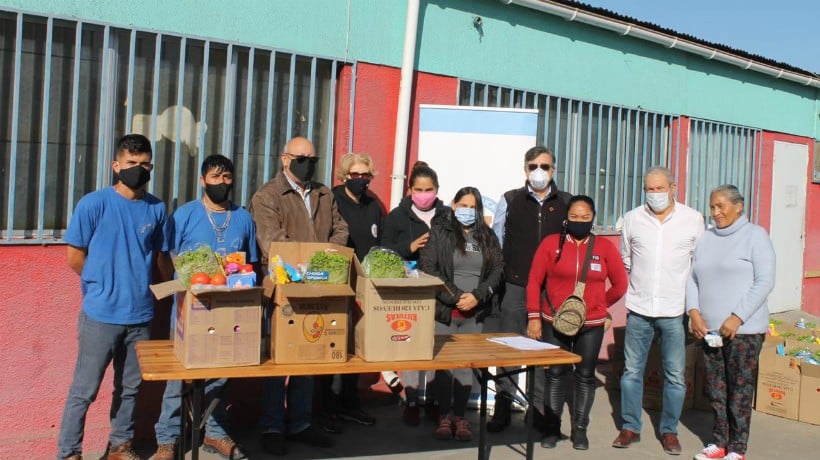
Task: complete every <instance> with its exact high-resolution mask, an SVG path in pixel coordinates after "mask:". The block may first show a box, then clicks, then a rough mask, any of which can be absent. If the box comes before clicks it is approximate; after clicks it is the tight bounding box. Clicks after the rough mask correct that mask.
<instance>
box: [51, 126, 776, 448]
mask: <svg viewBox="0 0 820 460" xmlns="http://www.w3.org/2000/svg"><path fill="white" fill-rule="evenodd" d="M280 159H281V165H282V168H281V170H279V171H278V172H277V174H276V175H275V177H274V178H273V179H272V180H270V181H269V182H268V183H266V184H264V185H263V186H262V187H261V188H260V189H259V190H258V191H257V192H256V193H255V194H254V195H253V197H252V199H251V201H250V203H249V206H248V210H247V211H246V210H244V209H243V208H241V207H240V206H237V205H236V204H234V203H233V202H231V200H230V192H231V188H232V184H233V164H232V163H231V161H230V160H229V159H228V158H226V157H224V156H221V155H211V156H209V157H207V158H206V159H205V161H204V162H203V164H202V166H201V170H200V174H201V175H200V185H201V187H202V188H203V192H204V193H203V195H202V199H201V200H196V201H192V202H190V203H188V204H186V205H184V206H181V207H180V208H179V209H177V210H176V211H175V212H174V213H173V214H172V215H171V216H170V217H167V216H166V208H165V205H164V204H163V202H162V201H161V200H159V199H157V198H155V197H153V196H152V195H150V194H149V193H147V192H146V191H145V184H146V183H147V182H148V181H149V179H150V172H151V170H152V167H153V164H152V153H151V146H150V143H149V141H148V140H147V139H146V138H144V137H143V136H141V135H134V134H132V135H127V136H125V137H123V138H122V139H121V140H120V141H119V143H118V145H117V151H116V155H115V160H114V161H113V162H112V169H113V172H114V174H115V184H114V185H113V186H112V187H108V188H105V189H102V190H99V191H96V192H92V193H90V194H88V195H86V196H85V197H83V198H82V199H81V200H80V202H79V203H78V205H77V208H76V210H75V213H74V214H73V216H72V220H71V223H70V224H69V228H68V231H67V233H66V236H65V241H66V243H67V244H68V263H69V266H70V267H71V268H72V269H73V270H74V271H75V272H77V273H78V274H79V275H80V276H81V282H82V292H83V304H82V310H81V312H80V317H79V321H78V336H79V350H78V357H77V365H76V368H75V372H74V377H73V381H72V384H71V388H70V390H69V396H68V399H67V401H66V405H65V411H64V414H63V421H62V424H61V429H60V436H59V444H58V458H59V459H72V460H79V459H81V452H82V437H83V428H84V421H85V414H86V412H87V410H88V407H89V405H90V404H91V402H93V400H94V399H95V397H96V395H97V392H98V390H99V386H100V382H101V381H102V377H103V374H104V373H105V370H106V368H107V367H108V365H109V364H110V363H111V362H112V361H113V363H114V370H115V391H114V401H113V403H112V412H111V413H112V417H111V425H112V429H111V434H110V437H109V449H108V458H109V459H112V460H119V459H138V458H140V457H139V456H138V455H137V454H136V453H135V452H134V451H133V449H132V446H131V441H132V438H133V430H134V406H135V405H134V400H135V396H136V393H137V390H138V388H139V385H140V382H141V376H140V372H139V367H138V363H137V362H136V357H135V351H134V344H135V342H136V341H138V340H145V339H148V338H149V336H150V324H151V320H152V318H153V300H152V298H151V295H150V291H149V290H148V286H149V284H150V283H151V282H152V279H151V269H152V266H153V264H154V263H156V265H157V267H158V268H159V273H160V276H161V277H163V278H166V279H169V278H171V277H172V276H173V265H172V264H171V262H170V257H169V254H171V253H178V252H183V251H185V250H187V249H192V248H195V247H197V246H198V245H201V244H208V245H210V246H211V247H212V248H214V249H215V250H216V251H224V252H234V251H245V252H246V254H247V256H248V261H249V262H250V263H254V264H256V266H257V267H265V266H266V265H267V258H268V256H269V254H268V253H267V251H268V245H269V244H270V242H272V241H303V242H329V243H336V244H339V245H347V246H349V247H352V248H353V249H354V250H355V253H356V256H357V257H359V258H360V259H362V258H364V256H365V255H366V254H367V252H368V251H369V250H370V249H371V248H373V247H377V246H378V247H383V248H387V249H390V250H393V251H395V252H396V253H398V254H399V255H400V256H401V257H402V258H403V259H406V260H415V261H417V263H418V267H419V268H420V269H421V270H422V271H424V272H426V273H429V274H431V275H434V276H438V277H439V278H441V279H442V281H444V283H445V285H446V286H447V288H448V289H447V290H444V291H440V292H439V293H438V294H437V297H436V308H435V318H436V326H435V327H436V333H437V334H459V333H477V332H481V331H482V330H483V322H484V319H485V318H486V317H487V316H489V315H490V314H491V313H493V312H494V310H495V309H499V310H500V311H499V313H500V328H501V330H502V331H504V332H517V333H519V334H522V335H526V336H528V337H530V338H533V339H536V340H542V341H546V342H550V343H552V344H555V345H558V346H560V347H561V348H564V349H566V350H569V351H572V352H574V353H576V354H578V355H580V356H581V358H582V360H581V362H580V363H578V364H576V365H574V366H569V365H565V366H552V367H550V368H548V369H547V370H546V372H544V373H540V375H538V378H537V379H536V381H535V386H536V392H537V394H538V395H539V396H538V398H537V399H536V401H532V402H531V410H530V415H531V416H532V417H536V418H537V420H538V424H537V426H538V427H539V429H540V430H541V431H542V435H543V438H542V441H541V445H542V446H543V447H545V448H553V447H555V446H556V444H557V443H558V442H559V441H561V439H563V436H562V433H561V420H562V413H563V406H564V404H565V402H566V400H567V399H568V398H567V397H566V396H565V394H564V388H565V384H566V381H567V379H568V378H569V376H570V372H569V371H570V370H572V374H573V377H574V385H573V392H572V398H571V401H572V403H571V408H572V413H571V417H570V419H571V427H570V438H571V442H572V445H573V447H574V448H576V449H580V450H583V449H588V448H589V440H588V438H587V428H588V426H589V422H590V420H589V413H590V410H591V407H592V404H593V401H594V397H595V383H596V381H595V376H594V371H595V366H596V364H597V357H598V354H599V351H600V347H601V344H602V341H603V336H604V329H605V328H604V324H605V319H606V317H607V309H608V308H609V307H611V306H612V305H613V304H615V303H616V302H618V301H619V300H620V299H621V298H622V297H623V296H624V294H626V307H627V309H628V310H629V315H628V320H627V327H626V341H625V359H626V370H625V373H624V376H623V378H622V388H623V390H622V403H621V412H622V414H621V415H622V418H623V426H622V430H621V432H620V433H619V435H618V437H617V439H616V440H615V441H614V443H613V446H614V447H620V448H626V447H629V446H630V445H631V444H632V443H634V442H638V441H639V440H640V431H641V399H642V391H643V371H644V367H645V364H646V359H647V355H648V350H649V347H650V345H651V343H652V340H653V338H654V337H655V336H658V337H659V338H660V340H661V351H662V356H663V364H664V374H665V384H664V385H665V387H664V410H663V413H662V417H661V427H660V428H661V433H662V434H663V435H662V446H663V449H664V451H665V452H667V453H669V454H679V453H680V451H681V448H680V444H679V442H678V440H677V422H678V418H679V416H680V412H681V407H682V404H683V398H684V394H685V384H684V380H683V377H684V376H683V372H684V362H685V356H684V340H685V335H686V331H685V326H684V318H685V317H686V315H685V311H686V312H688V317H689V318H690V321H689V324H690V327H691V331H692V334H693V335H694V336H695V338H698V339H702V338H703V337H704V336H705V335H707V334H712V333H717V334H720V335H721V336H722V337H723V341H724V345H723V347H722V348H715V349H707V350H706V356H707V361H706V369H707V374H708V375H707V379H708V381H709V383H710V385H709V386H710V397H711V399H712V406H713V409H714V410H715V412H716V420H715V429H714V433H713V437H714V441H713V443H711V444H710V445H708V446H707V447H706V448H704V450H703V451H702V452H701V453H699V454H698V455H697V456H696V458H697V459H711V458H727V459H730V460H736V459H743V458H745V457H744V454H745V449H746V440H747V438H748V426H749V418H750V407H751V394H752V388H751V386H750V385H751V383H750V382H753V381H754V379H753V378H752V379H749V376H750V375H753V374H754V372H755V370H756V362H757V355H758V353H759V350H760V346H761V343H762V333H763V332H764V331H765V319H766V318H767V317H768V314H767V311H766V296H767V295H768V292H769V291H771V288H772V285H773V282H774V279H773V272H774V268H773V267H774V253H773V250H772V248H771V243H770V241H769V239H768V236H767V235H766V233H765V231H763V230H762V229H761V228H760V227H757V226H756V225H753V224H751V223H749V222H748V219H746V217H745V216H744V215H743V197H742V196H740V194H739V193H738V191H737V189H736V188H734V187H733V186H728V185H727V186H721V187H718V188H717V189H715V190H714V191H712V195H711V202H710V209H711V214H712V217H713V220H714V222H715V227H714V228H711V229H709V230H707V231H706V232H705V234H704V222H703V218H702V216H701V215H700V213H698V212H697V211H695V210H693V209H691V208H689V207H687V206H685V205H683V204H681V203H678V202H675V200H674V196H675V182H674V179H673V177H672V175H671V173H670V172H669V170H668V169H666V168H663V167H654V168H652V169H650V170H648V171H647V172H646V174H645V176H644V191H645V192H646V204H645V205H641V206H639V207H637V208H635V209H633V210H631V211H630V212H628V213H627V214H626V215H625V216H624V219H623V230H622V237H621V247H620V251H619V248H618V247H617V246H616V245H615V244H614V243H612V242H611V241H610V240H609V239H607V238H605V237H597V238H596V237H595V235H593V233H592V229H593V221H594V219H595V203H594V201H593V200H592V199H591V198H590V197H588V196H585V195H577V196H570V195H569V194H568V193H566V192H562V191H560V190H559V189H558V186H557V184H556V183H555V181H554V180H553V177H554V174H555V171H556V164H555V155H554V154H553V152H551V151H550V150H549V149H547V148H544V147H539V146H537V147H533V148H532V149H529V150H528V151H527V152H526V153H525V155H524V168H523V170H524V174H525V178H526V180H525V183H524V185H523V187H521V188H518V189H514V190H510V191H509V192H507V193H505V194H504V196H503V197H502V198H501V200H500V201H499V203H498V206H497V209H496V212H495V215H494V216H493V220H492V227H490V226H488V225H487V224H486V221H485V216H484V208H483V203H482V195H481V193H480V191H479V190H478V189H477V188H475V187H472V186H467V187H463V188H461V189H459V190H458V191H457V192H456V194H455V196H454V197H452V199H451V200H450V201H449V203H447V204H445V202H444V201H442V199H440V198H439V197H438V190H439V183H438V176H437V174H436V172H435V171H434V170H433V169H432V168H430V166H429V165H427V164H425V163H423V162H417V163H416V164H415V165H414V166H413V168H412V170H411V172H410V177H409V180H408V184H407V185H408V193H407V196H406V197H405V198H404V199H402V201H401V202H400V204H399V205H398V206H397V207H396V208H395V209H393V210H392V211H390V212H389V213H388V214H387V215H386V216H385V215H384V214H383V211H382V209H383V207H382V204H381V203H380V202H379V200H378V199H377V198H376V197H375V196H374V195H373V194H372V193H371V192H369V191H368V186H369V184H370V182H371V180H372V179H373V178H374V177H375V176H376V169H375V165H374V163H373V160H372V158H371V157H370V156H369V155H366V154H356V153H350V154H347V155H344V156H343V157H342V158H341V161H340V162H339V164H338V165H336V177H337V179H338V181H339V182H340V185H338V186H336V187H334V188H333V189H332V190H331V189H329V188H327V187H326V186H324V185H323V184H321V183H318V182H316V181H314V180H313V177H314V173H315V170H316V164H317V162H318V160H319V158H318V156H317V155H316V152H315V149H314V147H313V144H312V143H311V142H310V141H309V140H308V139H305V138H303V137H296V138H294V139H291V140H290V141H289V142H288V143H287V144H286V145H285V147H284V149H283V152H282V154H281V157H280ZM448 205H449V206H448ZM261 272H262V270H261V269H260V273H261ZM579 281H582V282H583V283H585V288H584V290H583V299H584V301H585V303H586V319H585V321H584V323H583V325H582V327H581V328H580V330H579V331H578V332H577V333H576V334H574V335H566V334H562V333H560V332H558V331H557V330H556V329H555V328H554V327H553V321H554V319H555V317H556V308H559V306H560V305H561V304H562V302H563V301H564V300H565V299H566V298H567V297H568V296H570V295H572V294H573V293H574V292H575V290H576V285H577V284H578V282H579ZM729 286H730V287H731V292H726V291H727V287H729ZM171 318H172V326H171V329H172V331H173V318H174V314H173V313H172V315H171ZM420 377H421V375H420V373H418V372H405V373H404V374H403V375H402V380H403V383H404V388H405V398H406V407H405V410H404V415H403V419H404V422H405V423H407V424H408V425H418V424H419V423H420V407H419V394H418V386H419V381H420ZM334 379H338V380H339V382H340V385H334ZM316 381H317V382H318V383H319V385H318V386H319V389H318V390H319V391H318V392H317V393H318V394H320V395H321V404H320V406H321V407H322V412H323V414H322V417H321V420H320V423H319V424H318V427H317V426H314V424H313V423H312V420H313V413H312V412H313V405H314V404H313V396H314V378H313V377H290V378H284V377H276V378H268V379H265V380H264V382H263V394H262V412H263V413H262V416H261V419H260V426H261V433H262V434H261V446H262V448H263V449H264V450H265V451H266V452H267V453H269V454H272V455H277V456H281V455H285V454H286V453H287V445H288V443H289V442H301V443H305V444H309V445H313V446H317V447H325V448H326V447H331V446H332V445H333V440H332V438H330V437H328V436H327V435H326V434H324V433H323V432H322V431H324V432H329V433H339V432H341V431H342V430H343V428H342V422H343V421H349V422H355V423H359V424H362V425H372V424H374V423H375V419H374V418H373V417H372V416H370V415H369V414H368V413H366V412H365V411H364V410H362V407H361V403H360V401H359V398H358V376H357V375H342V376H327V377H321V378H318V379H316ZM225 383H226V382H225V380H218V381H214V382H211V383H210V384H209V385H208V387H207V389H206V392H207V394H208V395H209V396H211V397H212V396H214V395H215V394H216V393H217V392H219V391H220V390H221V389H222V387H224V385H225ZM471 386H472V374H471V373H470V371H469V370H440V371H437V372H436V373H435V376H434V378H433V380H432V382H430V383H429V384H428V393H427V399H428V401H435V404H430V405H429V406H428V411H429V414H428V415H432V416H433V418H434V419H435V425H436V428H435V431H434V436H435V437H436V438H438V439H457V440H461V441H468V440H470V439H471V438H472V428H471V426H470V423H469V422H468V421H467V419H466V418H465V411H466V407H467V402H468V399H469V395H470V388H471ZM180 391H181V384H180V383H179V382H168V384H167V386H166V390H165V394H164V395H163V403H162V413H161V415H160V417H159V420H158V422H157V424H156V427H155V428H156V436H157V444H158V449H157V452H156V455H155V457H154V458H156V459H159V460H173V459H174V458H175V450H176V449H175V446H176V444H177V442H178V439H177V437H178V436H179V418H180V412H181V397H180ZM516 392H517V391H516V387H515V384H514V383H513V382H512V380H510V379H502V380H501V381H500V382H498V393H497V394H496V398H495V410H494V413H493V416H492V418H491V420H490V421H489V422H488V426H487V429H488V431H493V432H498V431H502V430H504V429H506V428H507V427H508V426H509V425H510V423H511V408H512V404H513V401H514V400H515V399H516ZM541 402H543V403H541ZM227 422H228V417H227V413H226V410H225V407H224V402H222V403H221V404H219V405H217V408H216V410H214V411H213V413H212V414H211V416H210V417H209V418H208V420H207V422H206V426H205V438H204V442H203V448H204V449H206V450H208V451H211V452H215V453H218V454H220V455H221V456H223V457H225V458H233V459H239V458H246V457H247V455H246V453H245V452H243V451H242V449H241V448H240V446H238V445H237V444H236V443H235V442H234V441H233V439H232V438H231V437H230V435H229V434H228V423H227ZM733 455H734V456H733Z"/></svg>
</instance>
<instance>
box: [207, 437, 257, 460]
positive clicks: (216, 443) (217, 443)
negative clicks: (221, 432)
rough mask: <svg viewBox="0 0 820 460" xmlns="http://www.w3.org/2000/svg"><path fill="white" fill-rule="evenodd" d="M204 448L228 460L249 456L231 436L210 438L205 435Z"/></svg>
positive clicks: (237, 459)
mask: <svg viewBox="0 0 820 460" xmlns="http://www.w3.org/2000/svg"><path fill="white" fill-rule="evenodd" d="M202 450H204V451H205V452H209V453H212V454H217V455H219V456H220V457H222V458H227V459H228V460H239V459H240V458H248V457H247V455H245V452H242V449H240V448H239V445H238V444H236V443H235V442H234V440H233V439H231V437H230V436H225V437H223V438H209V437H208V436H205V438H204V439H203V440H202Z"/></svg>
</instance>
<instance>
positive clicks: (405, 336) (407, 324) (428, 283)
mask: <svg viewBox="0 0 820 460" xmlns="http://www.w3.org/2000/svg"><path fill="white" fill-rule="evenodd" d="M353 267H354V268H355V273H356V280H355V283H356V311H355V317H354V322H355V326H354V330H355V341H354V343H355V349H356V355H358V356H359V357H360V358H362V359H363V360H365V361H411V360H430V359H433V344H434V342H435V322H436V319H435V318H436V313H435V309H436V291H437V290H438V289H447V287H446V286H445V285H444V282H443V281H441V280H440V279H439V278H437V277H435V276H430V275H426V274H424V273H422V274H421V275H420V276H419V277H418V278H368V277H367V276H366V275H365V273H364V269H362V266H361V264H359V261H358V260H356V259H355V258H354V260H353Z"/></svg>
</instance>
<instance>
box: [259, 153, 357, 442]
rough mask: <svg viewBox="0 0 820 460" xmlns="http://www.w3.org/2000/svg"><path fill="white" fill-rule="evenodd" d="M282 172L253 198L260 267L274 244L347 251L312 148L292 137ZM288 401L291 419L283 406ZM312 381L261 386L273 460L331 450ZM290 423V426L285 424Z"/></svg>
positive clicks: (263, 423)
mask: <svg viewBox="0 0 820 460" xmlns="http://www.w3.org/2000/svg"><path fill="white" fill-rule="evenodd" d="M281 159H282V170H280V171H279V172H278V173H277V174H276V176H274V178H273V179H271V180H270V181H269V182H267V183H266V184H265V185H263V186H262V187H261V188H260V189H259V190H258V191H257V192H256V193H255V194H254V195H253V198H251V202H250V206H249V207H248V210H249V211H250V213H251V215H252V216H253V220H254V222H255V223H256V239H257V241H258V242H259V249H260V254H261V262H262V264H263V266H265V265H266V264H267V262H268V246H269V245H270V243H271V242H272V241H301V242H321V243H335V244H339V245H342V246H343V245H344V244H345V243H346V242H347V236H348V230H347V223H345V221H344V220H343V219H342V216H341V215H340V214H339V210H338V208H337V207H336V201H335V199H334V198H333V192H331V190H330V189H329V188H327V187H325V186H324V185H322V184H320V183H318V182H314V181H313V180H312V179H313V174H314V172H315V171H316V163H317V162H318V160H319V157H317V156H316V150H315V149H314V148H313V143H311V142H310V141H309V140H307V139H305V138H304V137H294V138H293V139H291V140H290V141H288V143H287V144H286V145H285V149H284V151H283V152H282V156H281ZM286 400H287V417H286V414H285V406H286ZM312 407H313V377H309V376H308V377H302V376H293V377H290V379H289V381H288V384H287V388H286V385H285V377H273V378H268V379H265V381H264V382H263V385H262V417H261V419H260V422H259V423H260V425H261V428H262V440H261V444H262V448H263V449H264V450H265V451H266V452H268V453H269V454H271V455H276V456H282V455H285V454H286V453H287V441H288V440H290V441H295V442H302V443H305V444H308V445H313V446H317V447H331V446H332V444H333V442H332V440H331V439H330V438H328V437H327V436H325V435H324V434H322V433H320V432H319V431H318V430H316V428H314V427H313V426H312V425H311V412H312ZM286 419H287V423H286Z"/></svg>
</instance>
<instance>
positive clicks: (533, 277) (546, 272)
mask: <svg viewBox="0 0 820 460" xmlns="http://www.w3.org/2000/svg"><path fill="white" fill-rule="evenodd" d="M559 239H560V235H557V234H555V235H549V236H547V237H546V238H544V239H543V240H542V241H541V244H540V245H539V246H538V250H537V251H536V252H535V256H534V257H533V259H532V267H531V268H530V278H529V282H528V283H527V318H528V319H537V318H538V317H539V315H540V316H541V317H542V318H544V319H545V320H547V321H549V322H552V319H553V314H552V310H550V307H549V305H547V303H546V302H545V303H544V304H543V305H541V290H542V289H543V287H544V285H545V284H546V286H547V295H548V296H549V298H550V301H551V302H552V305H553V307H555V309H556V310H557V309H558V307H559V306H560V305H561V303H562V302H563V301H564V300H565V299H566V298H567V297H569V296H570V295H572V293H573V292H574V291H575V283H576V282H577V281H578V278H580V277H581V271H582V269H583V263H584V257H585V256H586V252H587V242H588V241H589V239H588V238H587V239H586V240H584V241H583V242H582V243H581V245H580V246H579V245H578V244H577V241H576V240H575V239H573V238H572V236H571V235H567V239H566V242H565V243H564V249H563V253H562V254H561V259H560V260H559V261H558V263H555V256H556V254H557V252H558V241H559ZM607 278H608V279H609V282H610V283H611V286H610V288H609V289H606V280H607ZM626 287H627V275H626V269H625V268H624V262H623V260H622V259H621V254H620V253H619V252H618V249H617V248H616V247H615V245H614V244H612V243H611V242H610V241H609V240H607V239H605V238H602V237H596V238H595V247H594V248H593V249H592V260H591V261H590V266H589V271H588V273H587V283H586V288H585V290H584V301H585V302H586V305H587V319H586V322H584V325H586V326H598V325H601V324H604V321H605V319H606V310H607V308H609V307H610V306H612V304H614V303H615V302H617V301H618V300H619V299H620V298H621V297H623V295H624V294H625V293H626Z"/></svg>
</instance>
